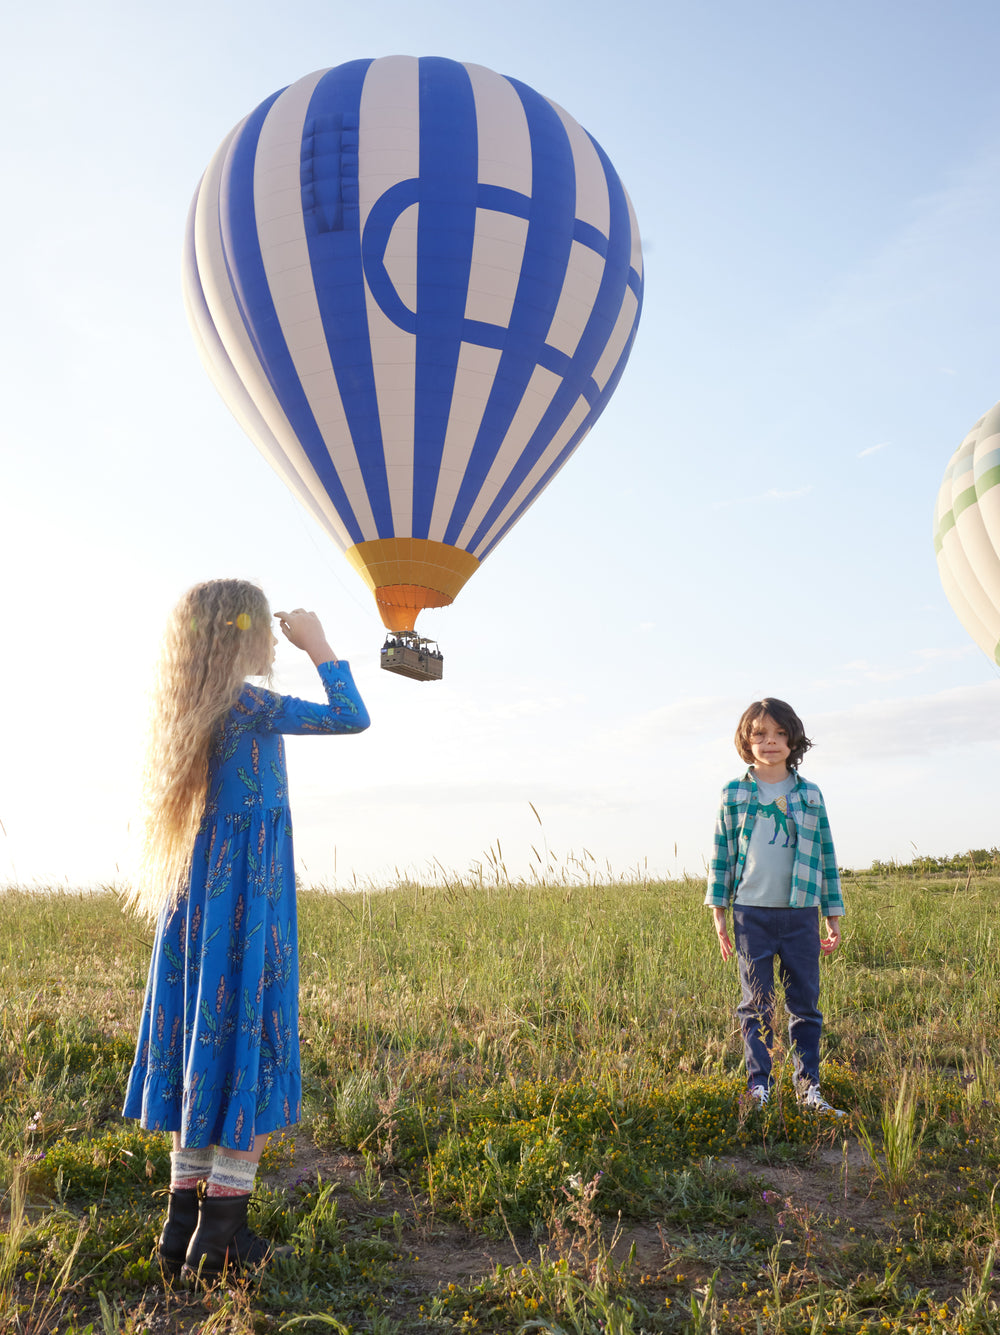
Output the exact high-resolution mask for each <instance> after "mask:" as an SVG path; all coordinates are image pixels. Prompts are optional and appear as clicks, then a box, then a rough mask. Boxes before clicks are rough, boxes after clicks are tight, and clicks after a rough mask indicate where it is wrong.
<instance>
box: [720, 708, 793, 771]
mask: <svg viewBox="0 0 1000 1335" xmlns="http://www.w3.org/2000/svg"><path fill="white" fill-rule="evenodd" d="M765 716H766V717H767V718H771V719H773V720H774V721H775V723H777V725H778V727H779V728H784V730H785V732H786V733H787V735H788V768H789V769H798V767H799V765H800V763H801V761H802V757H803V756H804V755H805V753H806V752H807V751H808V750H809V748H810V746H812V742H811V741H810V740H809V738H808V737H807V736H806V730H805V728H804V727H803V726H802V720H801V719H800V718H799V716H798V714H796V712H795V710H794V709H793V708H792V706H791V705H788V704H785V702H784V700H776V699H775V698H774V697H773V696H765V697H764V699H763V700H755V701H754V702H753V704H752V705H749V706H748V707H747V708H746V709H744V711H743V717H742V718H741V719H740V722H739V726H738V727H737V729H736V737H735V739H734V740H735V742H736V749H737V751H738V752H739V753H740V757H741V759H743V760H745V761H746V762H747V764H748V765H752V764H753V751H751V749H750V734H751V733H752V732H753V726H754V724H755V723H759V722H760V720H761V719H762V718H764V717H765Z"/></svg>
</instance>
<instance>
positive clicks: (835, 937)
mask: <svg viewBox="0 0 1000 1335" xmlns="http://www.w3.org/2000/svg"><path fill="white" fill-rule="evenodd" d="M826 931H827V935H826V938H825V939H824V940H823V941H821V942H820V943H819V948H820V950H822V952H823V954H824V955H832V954H833V952H834V951H835V950H836V949H837V947H838V946H839V945H840V919H839V918H827V920H826Z"/></svg>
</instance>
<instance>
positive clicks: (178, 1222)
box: [156, 1187, 198, 1275]
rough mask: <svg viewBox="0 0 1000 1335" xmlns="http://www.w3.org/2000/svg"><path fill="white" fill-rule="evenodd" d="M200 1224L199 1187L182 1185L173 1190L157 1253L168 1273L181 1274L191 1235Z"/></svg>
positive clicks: (157, 1245) (168, 1201)
mask: <svg viewBox="0 0 1000 1335" xmlns="http://www.w3.org/2000/svg"><path fill="white" fill-rule="evenodd" d="M197 1226H198V1188H197V1187H181V1188H180V1189H179V1190H177V1191H174V1190H171V1192H170V1196H169V1198H168V1200H167V1217H166V1220H165V1221H164V1224H163V1232H162V1233H161V1234H160V1241H159V1242H158V1243H157V1244H156V1254H157V1256H158V1257H159V1258H160V1264H161V1265H162V1266H163V1269H164V1271H165V1272H166V1273H167V1274H168V1275H179V1274H180V1272H181V1266H182V1265H183V1264H184V1257H185V1256H186V1255H187V1249H188V1243H189V1242H190V1241H191V1235H192V1234H193V1233H194V1231H195V1229H196V1228H197Z"/></svg>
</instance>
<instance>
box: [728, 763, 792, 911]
mask: <svg viewBox="0 0 1000 1335" xmlns="http://www.w3.org/2000/svg"><path fill="white" fill-rule="evenodd" d="M794 787H795V775H794V774H789V775H788V777H787V778H785V779H782V780H781V781H780V782H779V783H762V782H761V781H760V779H758V780H757V815H756V818H755V820H754V826H753V830H752V831H751V832H750V847H749V848H748V849H747V860H746V862H745V863H744V864H743V875H742V876H741V877H740V883H739V885H738V886H737V887H736V899H735V903H737V904H740V905H743V906H746V905H748V904H754V905H756V906H757V907H758V908H774V909H787V908H788V900H789V897H790V896H791V893H792V863H793V862H794V861H795V845H796V842H797V839H798V836H797V834H796V830H795V821H794V820H793V818H792V815H791V813H790V812H789V810H788V802H787V800H786V799H787V797H788V794H789V793H790V792H791V791H792V789H793V788H794Z"/></svg>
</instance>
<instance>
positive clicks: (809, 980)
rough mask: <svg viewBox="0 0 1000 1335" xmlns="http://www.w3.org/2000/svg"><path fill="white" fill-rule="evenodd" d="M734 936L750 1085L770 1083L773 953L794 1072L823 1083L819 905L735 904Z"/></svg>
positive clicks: (798, 1076) (741, 1017)
mask: <svg viewBox="0 0 1000 1335" xmlns="http://www.w3.org/2000/svg"><path fill="white" fill-rule="evenodd" d="M733 936H734V938H735V943H736V954H737V957H738V959H739V965H740V985H741V987H742V989H743V997H742V1000H741V1001H740V1005H739V1008H738V1010H737V1012H736V1014H737V1015H738V1016H739V1020H740V1028H741V1030H742V1031H743V1048H744V1051H745V1053H746V1063H747V1085H748V1087H750V1088H753V1086H754V1085H763V1086H764V1087H765V1089H767V1088H769V1087H770V1084H771V1049H772V1047H773V1044H774V1032H773V1029H772V1022H773V1020H774V959H775V956H777V957H778V976H779V978H780V979H781V984H782V986H783V987H784V989H785V1008H786V1009H787V1011H788V1040H789V1044H790V1046H791V1049H792V1052H793V1054H794V1057H795V1078H796V1080H804V1081H806V1082H807V1083H808V1084H810V1085H818V1084H819V1040H820V1034H821V1033H822V1032H823V1016H822V1015H821V1014H820V1011H819V1006H818V1002H819V957H820V948H819V910H818V909H770V908H757V907H754V906H752V905H748V906H747V907H745V908H741V907H740V906H739V905H738V904H737V905H734V907H733Z"/></svg>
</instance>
